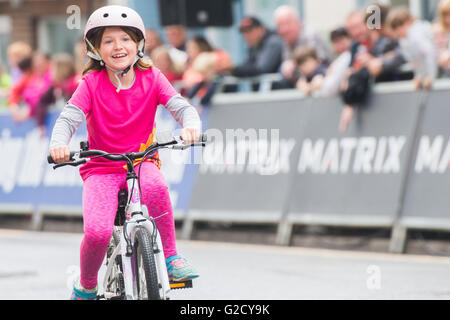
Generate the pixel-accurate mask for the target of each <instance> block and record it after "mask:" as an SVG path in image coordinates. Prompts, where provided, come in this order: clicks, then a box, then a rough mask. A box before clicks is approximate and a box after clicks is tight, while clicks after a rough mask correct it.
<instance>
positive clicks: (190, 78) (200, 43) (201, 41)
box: [183, 36, 213, 93]
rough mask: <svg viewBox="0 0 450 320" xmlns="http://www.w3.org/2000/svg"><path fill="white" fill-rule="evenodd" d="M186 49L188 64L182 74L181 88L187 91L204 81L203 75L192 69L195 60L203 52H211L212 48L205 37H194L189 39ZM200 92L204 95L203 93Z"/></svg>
mask: <svg viewBox="0 0 450 320" xmlns="http://www.w3.org/2000/svg"><path fill="white" fill-rule="evenodd" d="M186 49H187V54H188V60H187V61H188V64H187V68H186V71H185V72H184V73H183V87H184V88H185V89H186V90H187V91H189V90H191V89H192V88H193V87H194V86H195V85H196V84H198V83H200V82H202V81H203V80H204V76H203V74H202V73H200V72H198V71H196V70H195V69H194V68H193V65H194V63H195V59H197V57H198V56H199V55H200V54H201V53H203V52H212V51H213V47H212V46H211V44H210V43H209V42H208V40H207V39H206V38H205V37H203V36H195V37H193V38H192V39H189V41H188V42H187V45H186ZM202 92H203V93H204V91H202Z"/></svg>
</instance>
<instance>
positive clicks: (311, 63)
mask: <svg viewBox="0 0 450 320" xmlns="http://www.w3.org/2000/svg"><path fill="white" fill-rule="evenodd" d="M294 60H295V62H296V66H297V68H298V69H299V71H300V74H301V76H300V79H299V80H298V81H297V84H296V87H297V89H299V90H300V91H302V92H303V93H305V94H306V95H310V94H311V93H312V92H313V91H315V90H319V89H320V88H321V87H322V83H323V79H324V75H325V73H326V71H327V66H326V65H325V64H322V62H321V61H320V59H319V58H318V56H317V53H316V49H314V48H312V47H298V48H297V50H295V53H294Z"/></svg>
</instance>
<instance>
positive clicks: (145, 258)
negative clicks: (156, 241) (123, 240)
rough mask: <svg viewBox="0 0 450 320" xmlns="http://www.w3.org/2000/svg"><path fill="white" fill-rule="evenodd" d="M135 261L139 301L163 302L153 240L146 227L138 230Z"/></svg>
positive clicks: (135, 241) (135, 242) (135, 243)
mask: <svg viewBox="0 0 450 320" xmlns="http://www.w3.org/2000/svg"><path fill="white" fill-rule="evenodd" d="M134 261H135V270H136V284H137V292H138V299H140V300H161V296H160V285H159V281H158V273H157V270H156V262H155V255H154V254H153V238H152V236H151V235H150V233H149V232H148V231H147V229H145V228H144V227H138V228H137V229H136V235H135V240H134Z"/></svg>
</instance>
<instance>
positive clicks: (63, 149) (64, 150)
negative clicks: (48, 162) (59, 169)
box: [50, 146, 70, 163]
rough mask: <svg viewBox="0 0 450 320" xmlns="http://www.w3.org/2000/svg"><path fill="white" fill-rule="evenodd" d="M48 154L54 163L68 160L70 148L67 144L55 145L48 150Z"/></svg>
mask: <svg viewBox="0 0 450 320" xmlns="http://www.w3.org/2000/svg"><path fill="white" fill-rule="evenodd" d="M50 155H51V156H52V159H53V161H55V163H63V162H68V161H70V149H69V147H68V146H59V147H55V148H53V149H51V150H50Z"/></svg>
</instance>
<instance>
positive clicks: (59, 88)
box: [34, 53, 81, 135]
mask: <svg viewBox="0 0 450 320" xmlns="http://www.w3.org/2000/svg"><path fill="white" fill-rule="evenodd" d="M50 71H51V81H52V85H51V86H50V87H49V88H48V90H47V91H45V92H44V93H43V94H42V95H41V97H40V98H39V102H38V103H37V105H36V112H35V115H34V117H35V119H36V122H37V124H38V126H39V128H40V130H41V134H42V135H44V134H45V120H46V118H47V113H48V108H49V106H50V105H52V104H54V103H55V102H56V100H57V99H59V98H63V99H64V100H65V101H67V100H69V99H70V98H71V97H72V94H73V93H74V92H75V90H76V89H77V87H78V83H79V81H80V80H81V73H79V72H77V70H76V66H75V61H74V59H73V57H72V56H71V55H70V54H66V53H60V54H57V55H55V56H54V57H53V58H52V60H51V63H50Z"/></svg>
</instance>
